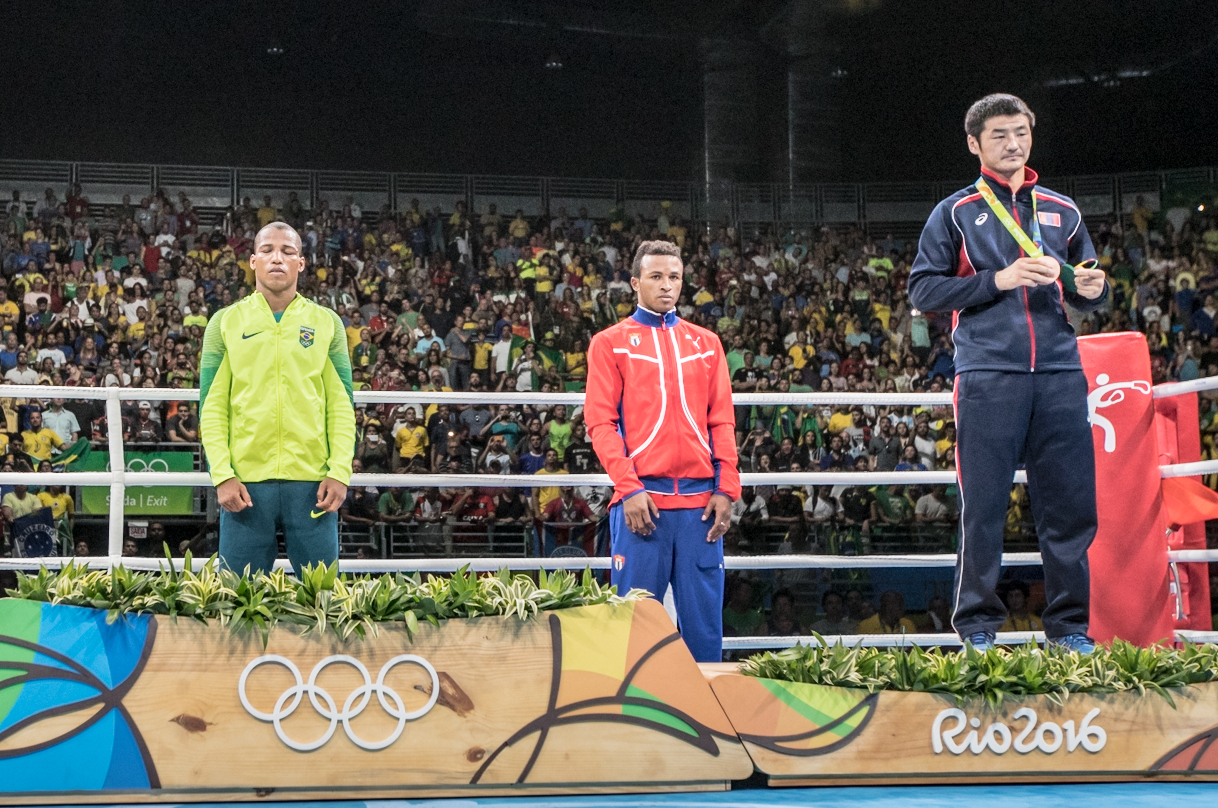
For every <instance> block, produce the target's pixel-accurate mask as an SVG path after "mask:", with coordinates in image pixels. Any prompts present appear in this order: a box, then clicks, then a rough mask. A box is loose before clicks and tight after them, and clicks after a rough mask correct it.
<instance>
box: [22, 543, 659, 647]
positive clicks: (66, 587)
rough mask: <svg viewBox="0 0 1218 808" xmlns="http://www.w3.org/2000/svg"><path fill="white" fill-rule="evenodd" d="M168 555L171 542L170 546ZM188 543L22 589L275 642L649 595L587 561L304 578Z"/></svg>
mask: <svg viewBox="0 0 1218 808" xmlns="http://www.w3.org/2000/svg"><path fill="white" fill-rule="evenodd" d="M165 552H166V557H168V556H169V548H168V547H166V548H165ZM192 561H193V559H192V558H191V556H190V554H189V553H187V555H186V558H185V563H184V565H183V567H184V568H183V569H181V570H177V569H175V568H174V566H173V564H172V563H169V564H165V565H162V567H161V569H160V570H159V571H157V572H138V571H133V570H128V569H126V568H124V567H121V566H120V567H115V568H114V569H112V570H89V569H88V568H87V567H84V566H81V565H78V564H76V563H75V562H68V563H67V564H66V565H64V567H63V568H62V569H60V570H59V571H58V572H50V571H48V570H46V569H45V568H43V569H39V570H38V572H36V573H33V574H25V573H21V572H18V573H17V588H16V589H10V590H9V591H8V594H9V595H10V596H12V597H14V598H22V599H24V600H35V601H41V602H44V603H52V604H63V605H67V606H87V607H91V608H94V609H105V610H106V611H107V613H108V614H107V619H109V620H111V621H113V620H116V619H118V618H119V617H120V616H121V615H124V614H153V615H166V616H169V617H185V618H190V619H193V620H199V621H202V622H209V621H216V622H218V623H219V624H220V625H229V626H231V627H232V630H233V631H234V632H239V631H256V632H258V633H259V634H261V635H262V638H263V642H264V643H265V642H266V640H267V638H268V637H269V635H270V631H271V629H272V628H274V627H275V626H276V625H277V624H280V623H284V624H288V625H293V626H297V627H299V628H300V629H301V631H302V632H304V633H307V632H310V631H316V632H318V633H321V634H324V633H326V632H327V631H333V632H334V633H335V634H336V635H337V636H338V637H340V638H342V639H347V638H349V637H351V636H352V635H354V636H357V637H361V638H362V637H365V636H367V635H368V634H369V633H371V634H372V635H373V636H375V635H376V633H377V630H378V626H380V625H381V624H385V623H401V624H402V625H404V626H405V628H406V630H407V633H408V635H409V636H410V637H412V638H413V637H414V634H415V632H417V631H418V629H419V624H420V622H421V621H427V622H428V623H431V624H432V625H436V626H438V625H440V621H442V620H450V619H453V618H470V617H482V616H490V615H502V616H515V617H517V618H518V619H520V620H528V619H530V618H532V617H535V616H536V615H538V614H539V613H540V612H544V611H553V610H556V609H569V608H572V607H576V606H592V605H596V604H601V603H613V604H617V603H625V602H627V601H634V600H640V599H642V598H644V597H647V596H648V593H647V592H644V591H643V590H641V589H634V590H631V591H630V592H627V593H626V594H625V595H618V594H617V590H616V588H614V587H611V586H610V587H605V586H601V584H600V582H599V581H597V580H596V579H595V578H593V577H592V572H591V570H584V573H583V577H582V579H581V578H577V576H576V575H575V574H573V573H571V572H567V571H565V570H557V571H554V572H549V573H547V572H546V571H545V570H540V571H539V572H538V575H537V580H536V581H534V580H533V578H532V577H530V576H528V575H524V574H520V573H517V574H515V575H513V574H512V573H511V572H510V571H508V570H506V569H501V570H499V571H498V572H496V573H493V574H485V575H477V574H475V573H473V572H470V571H469V569H468V568H467V567H462V568H461V569H459V570H457V571H456V572H455V573H453V574H452V575H451V576H447V577H445V576H439V575H428V576H427V578H426V579H422V578H420V576H419V575H418V574H417V573H416V574H414V575H406V574H404V573H401V572H395V573H385V574H382V575H376V576H374V575H348V574H345V573H340V572H339V570H338V564H337V563H334V564H331V565H330V566H325V565H317V566H310V567H305V568H304V569H303V570H302V571H301V574H300V577H299V579H297V578H293V577H291V576H289V575H287V574H286V573H285V572H284V571H283V570H275V571H273V572H270V573H259V574H257V575H248V574H247V575H238V574H237V573H235V572H233V571H231V570H228V569H224V568H223V567H221V566H220V563H219V561H218V559H217V558H216V556H212V557H211V558H210V559H208V560H207V562H206V563H205V564H204V565H203V566H202V567H201V568H200V569H199V570H198V571H197V572H195V571H192V570H191V564H192Z"/></svg>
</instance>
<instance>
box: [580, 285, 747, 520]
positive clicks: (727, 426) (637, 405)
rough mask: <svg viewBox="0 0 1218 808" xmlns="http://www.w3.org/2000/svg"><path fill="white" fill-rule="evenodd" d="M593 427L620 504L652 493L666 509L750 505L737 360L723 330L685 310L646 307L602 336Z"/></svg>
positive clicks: (590, 406) (590, 407)
mask: <svg viewBox="0 0 1218 808" xmlns="http://www.w3.org/2000/svg"><path fill="white" fill-rule="evenodd" d="M584 422H585V423H586V424H587V426H588V434H590V435H591V436H592V447H593V448H594V449H595V450H596V454H597V456H598V457H599V458H600V461H601V465H603V466H604V467H605V470H606V471H607V472H608V473H609V476H610V478H612V480H613V489H614V490H613V500H612V503H611V504H616V503H617V502H620V501H621V500H622V499H625V498H626V497H629V496H631V495H633V494H637V493H639V492H640V491H643V490H646V491H647V492H648V493H649V494H651V496H652V499H653V500H654V501H655V503H656V505H657V507H659V508H661V509H670V508H702V507H705V506H706V503H707V502H708V501H709V500H710V497H711V494H713V493H720V494H724V495H726V496H728V497H729V498H731V499H732V500H733V501H734V500H737V499H739V498H740V472H739V470H738V469H737V466H736V417H735V412H734V410H733V409H732V386H731V381H730V380H729V379H728V375H727V358H726V357H725V356H724V355H723V347H722V345H721V344H720V342H719V337H718V336H716V335H715V334H714V332H711V331H708V330H706V329H705V328H700V327H699V326H696V325H693V324H691V323H687V322H685V321H684V320H682V319H680V318H679V317H677V315H676V312H668V313H667V314H665V315H663V316H661V315H658V314H653V313H652V312H649V311H646V310H645V309H642V308H640V309H637V310H636V311H635V313H634V314H633V315H631V316H630V317H629V318H627V319H625V320H623V321H622V322H620V323H618V324H617V325H615V326H612V327H610V328H607V329H605V330H604V331H601V332H600V333H598V334H596V335H595V336H594V337H592V342H591V344H590V345H589V346H588V388H587V393H586V396H585V399H584Z"/></svg>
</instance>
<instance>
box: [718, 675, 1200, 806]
mask: <svg viewBox="0 0 1218 808" xmlns="http://www.w3.org/2000/svg"><path fill="white" fill-rule="evenodd" d="M702 667H703V671H704V673H705V674H706V676H707V678H708V680H709V681H710V682H711V688H712V689H713V690H714V692H715V695H716V696H717V697H718V698H719V703H720V704H722V705H723V708H724V710H725V711H726V712H727V715H728V718H729V719H731V722H732V725H733V727H734V728H735V729H736V732H737V734H738V735H739V737H740V739H741V740H742V741H743V742H744V746H745V749H747V750H748V753H749V756H750V757H751V758H752V760H753V764H754V765H755V766H756V767H757V769H758V771H761V772H763V773H764V774H766V775H768V776H769V783H770V785H784V786H785V785H867V784H877V785H878V784H891V785H915V784H937V783H1014V782H1103V781H1119V780H1149V779H1170V780H1206V781H1213V780H1218V684H1215V683H1211V684H1205V685H1195V686H1191V687H1187V688H1180V689H1174V690H1172V691H1171V692H1172V697H1173V699H1174V700H1175V704H1176V707H1175V709H1173V708H1172V706H1171V705H1170V704H1169V703H1168V702H1167V700H1166V699H1164V698H1163V697H1162V696H1160V695H1157V694H1153V693H1148V694H1146V695H1144V696H1143V695H1138V694H1136V693H1128V692H1126V693H1113V694H1102V695H1091V694H1076V695H1073V696H1071V697H1070V698H1069V699H1067V700H1066V702H1065V704H1064V705H1057V704H1054V703H1053V702H1052V701H1050V700H1049V699H1048V698H1047V697H1044V696H1038V697H1031V698H1022V699H1016V700H1012V701H1010V702H1009V703H1004V705H1003V706H1002V708H1001V709H998V710H993V709H990V708H988V707H986V706H985V705H984V704H983V703H980V702H977V701H974V702H965V703H963V704H959V705H957V704H956V702H955V701H954V700H953V699H951V698H946V697H943V696H937V695H931V694H928V693H900V692H893V691H886V692H880V693H873V694H869V693H867V692H866V691H864V690H852V689H848V688H835V687H822V686H820V685H809V684H798V683H794V682H780V681H776V680H773V679H758V678H753V677H748V676H742V675H740V674H739V673H737V672H736V670H735V668H736V666H735V665H703V666H702Z"/></svg>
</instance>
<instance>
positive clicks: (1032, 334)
mask: <svg viewBox="0 0 1218 808" xmlns="http://www.w3.org/2000/svg"><path fill="white" fill-rule="evenodd" d="M1011 213H1012V214H1013V215H1014V216H1015V224H1017V225H1019V226H1020V227H1023V222H1021V221H1019V205H1018V204H1017V203H1016V201H1015V194H1014V193H1012V194H1011ZM1019 257H1020V258H1023V257H1024V251H1023V247H1020V248H1019ZM1022 288H1023V313H1024V315H1025V316H1026V317H1027V318H1028V339H1029V341H1030V343H1031V348H1032V363H1031V366H1030V369H1031V372H1032V373H1035V372H1036V329H1035V328H1034V327H1033V325H1032V307H1031V306H1030V305H1029V304H1028V287H1026V286H1024V287H1022Z"/></svg>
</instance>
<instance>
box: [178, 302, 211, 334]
mask: <svg viewBox="0 0 1218 808" xmlns="http://www.w3.org/2000/svg"><path fill="white" fill-rule="evenodd" d="M182 325H184V326H192V325H197V326H198V327H199V328H207V315H206V314H204V313H203V307H202V306H201V305H200V304H199V301H197V300H196V301H195V302H194V303H191V304H190V314H187V315H186V316H185V317H183V318H182Z"/></svg>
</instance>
